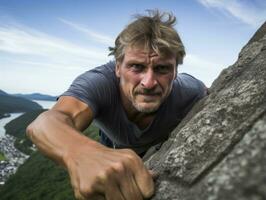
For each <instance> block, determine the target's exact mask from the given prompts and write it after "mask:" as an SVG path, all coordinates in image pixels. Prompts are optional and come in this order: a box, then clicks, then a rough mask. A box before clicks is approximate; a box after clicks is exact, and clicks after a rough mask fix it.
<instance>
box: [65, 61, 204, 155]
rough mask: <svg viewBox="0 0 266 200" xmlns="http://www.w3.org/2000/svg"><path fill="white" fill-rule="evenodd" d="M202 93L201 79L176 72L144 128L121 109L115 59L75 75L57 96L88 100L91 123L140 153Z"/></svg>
mask: <svg viewBox="0 0 266 200" xmlns="http://www.w3.org/2000/svg"><path fill="white" fill-rule="evenodd" d="M204 95H205V86H204V84H203V83H202V82H201V81H199V80H197V79H196V78H194V77H192V76H190V75H188V74H184V73H180V74H178V75H177V78H176V79H175V80H174V84H173V89H172V91H171V93H170V95H169V96H168V98H167V99H166V100H165V102H164V103H163V104H162V105H161V106H160V108H159V110H158V111H157V114H156V117H155V118H154V120H153V122H152V123H151V124H150V125H149V126H148V127H147V128H145V129H144V130H140V129H139V128H138V127H137V126H136V125H135V124H134V123H132V122H131V121H129V120H128V118H127V115H126V113H125V111H124V109H123V106H122V103H121V98H120V91H119V79H118V78H117V77H116V75H115V62H109V63H107V64H105V65H102V66H100V67H96V68H95V69H92V70H90V71H87V72H85V73H84V74H82V75H80V76H78V77H77V78H76V79H75V80H74V81H73V83H72V84H71V86H70V88H69V89H68V90H67V91H66V92H64V93H63V94H62V95H61V96H72V97H75V98H77V99H79V100H81V101H83V102H85V103H86V104H88V105H89V107H90V108H91V109H92V111H93V115H94V123H95V124H96V126H98V127H99V128H100V129H101V130H102V131H103V132H104V133H105V134H106V135H107V137H109V138H110V139H111V140H112V141H113V142H114V144H115V145H116V147H118V148H131V149H133V150H135V151H136V152H137V153H143V152H145V151H146V150H148V148H149V147H151V146H153V145H155V144H157V143H160V142H162V141H164V140H166V139H167V138H168V136H169V134H170V133H171V131H172V130H173V129H174V128H175V127H176V126H177V125H178V123H179V122H180V121H181V120H182V118H183V117H184V116H185V115H186V113H187V112H188V111H189V110H190V108H191V107H192V105H193V104H194V103H195V102H196V101H197V100H199V99H200V98H202V97H203V96H204Z"/></svg>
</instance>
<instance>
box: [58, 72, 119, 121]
mask: <svg viewBox="0 0 266 200" xmlns="http://www.w3.org/2000/svg"><path fill="white" fill-rule="evenodd" d="M100 68H101V67H98V69H100ZM98 69H97V68H95V69H93V70H90V71H87V72H85V73H83V74H81V75H80V76H78V77H77V78H76V79H75V80H74V81H73V82H72V84H71V85H70V87H69V88H68V90H67V91H66V92H64V93H63V94H62V95H61V96H72V97H75V98H77V99H79V100H80V101H82V102H84V103H86V104H87V105H88V106H89V107H90V108H91V109H92V111H93V115H94V117H96V116H97V115H98V114H99V112H101V110H102V109H103V108H104V107H106V106H109V105H110V104H111V100H112V97H114V95H115V94H114V92H115V91H116V87H115V83H114V81H113V80H112V79H110V78H109V77H107V76H106V75H105V74H104V73H103V69H102V68H101V70H98ZM111 73H112V72H111Z"/></svg>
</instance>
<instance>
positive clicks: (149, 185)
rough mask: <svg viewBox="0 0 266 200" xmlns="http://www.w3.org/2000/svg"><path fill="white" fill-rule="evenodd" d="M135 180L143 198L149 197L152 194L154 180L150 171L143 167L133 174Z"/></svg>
mask: <svg viewBox="0 0 266 200" xmlns="http://www.w3.org/2000/svg"><path fill="white" fill-rule="evenodd" d="M134 178H135V181H136V184H137V186H138V188H139V190H140V191H141V193H142V196H143V197H144V198H150V197H151V196H152V195H153V194H154V182H153V178H152V175H151V174H150V172H149V171H148V170H147V169H146V168H145V167H144V166H143V169H142V170H140V171H137V173H136V174H135V177H134Z"/></svg>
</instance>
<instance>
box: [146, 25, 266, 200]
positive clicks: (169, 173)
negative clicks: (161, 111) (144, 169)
mask: <svg viewBox="0 0 266 200" xmlns="http://www.w3.org/2000/svg"><path fill="white" fill-rule="evenodd" d="M145 164H146V165H147V166H148V167H149V168H152V169H153V170H155V171H157V172H158V173H159V178H158V179H157V181H156V190H157V191H156V195H155V196H154V197H153V199H177V200H181V199H182V200H192V199H193V200H195V199H197V200H216V199H226V200H229V199H237V200H242V199H243V200H264V199H266V23H264V25H263V26H262V27H261V28H260V29H259V30H258V31H257V33H256V34H255V35H254V36H253V37H252V38H251V40H250V41H249V42H248V44H247V45H246V46H245V47H244V48H243V49H242V50H241V52H240V54H239V59H238V60H237V62H236V63H235V64H233V65H232V66H229V67H228V68H227V69H225V70H223V71H222V73H221V74H220V76H219V77H218V78H217V79H216V80H215V81H214V83H213V85H212V87H211V88H210V95H209V96H207V97H205V98H204V99H202V100H201V101H200V102H198V103H197V104H196V105H195V106H194V108H193V109H192V110H191V112H190V113H189V114H188V115H187V116H186V118H185V119H184V120H183V121H182V123H181V124H179V125H178V126H177V127H176V129H175V130H174V131H173V132H172V134H171V136H170V138H169V140H168V141H166V142H165V143H164V144H163V145H162V147H161V149H160V150H159V151H158V152H156V153H155V154H153V155H152V156H151V157H150V158H149V159H148V160H147V161H146V162H145Z"/></svg>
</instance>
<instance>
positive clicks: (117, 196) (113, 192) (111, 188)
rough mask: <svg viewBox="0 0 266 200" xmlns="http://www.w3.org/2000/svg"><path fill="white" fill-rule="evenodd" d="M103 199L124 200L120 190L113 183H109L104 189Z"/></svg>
mask: <svg viewBox="0 0 266 200" xmlns="http://www.w3.org/2000/svg"><path fill="white" fill-rule="evenodd" d="M105 199H106V200H126V198H124V196H123V195H122V193H121V190H120V188H119V187H118V185H117V184H116V183H114V182H109V184H107V186H106V188H105Z"/></svg>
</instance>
